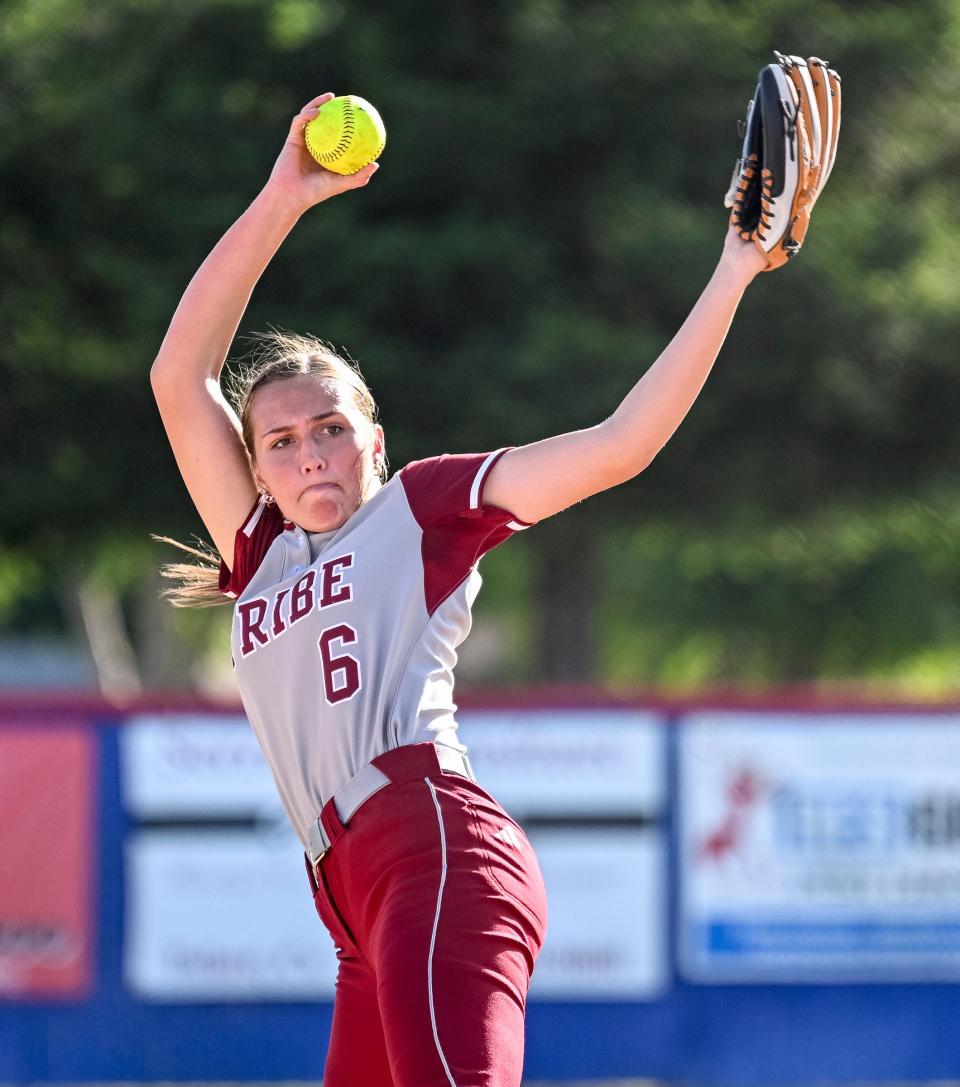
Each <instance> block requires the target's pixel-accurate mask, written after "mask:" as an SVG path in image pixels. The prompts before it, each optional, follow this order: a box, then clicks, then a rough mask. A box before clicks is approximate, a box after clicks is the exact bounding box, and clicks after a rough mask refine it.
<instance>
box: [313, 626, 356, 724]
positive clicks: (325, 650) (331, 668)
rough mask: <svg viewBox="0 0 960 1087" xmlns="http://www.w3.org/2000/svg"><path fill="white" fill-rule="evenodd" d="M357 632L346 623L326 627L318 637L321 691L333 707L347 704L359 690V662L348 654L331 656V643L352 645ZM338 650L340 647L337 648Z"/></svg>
mask: <svg viewBox="0 0 960 1087" xmlns="http://www.w3.org/2000/svg"><path fill="white" fill-rule="evenodd" d="M356 640H357V632H356V631H355V630H354V629H353V627H352V626H350V625H349V624H347V623H339V624H338V625H337V626H335V627H327V629H326V630H325V631H324V632H323V633H322V634H321V635H320V638H319V640H318V642H317V647H318V648H319V650H320V659H321V660H322V661H323V689H324V692H325V694H326V696H327V702H329V703H330V705H331V706H335V705H336V704H337V703H338V702H348V701H349V700H350V699H351V698H353V696H354V695H355V694H356V693H357V691H359V690H360V662H359V661H358V660H357V658H356V657H351V656H350V654H349V653H342V652H341V654H340V656H338V657H335V656H334V655H333V648H332V647H333V643H334V642H340V643H341V646H343V645H353V643H354V642H355V641H356ZM338 648H340V647H338Z"/></svg>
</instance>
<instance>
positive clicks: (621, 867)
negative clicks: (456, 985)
mask: <svg viewBox="0 0 960 1087" xmlns="http://www.w3.org/2000/svg"><path fill="white" fill-rule="evenodd" d="M529 837H530V841H531V843H532V844H533V847H534V849H535V850H536V853H537V857H538V858H539V861H540V868H541V871H542V872H543V880H544V883H545V884H546V886H547V902H548V910H549V923H548V932H547V939H546V943H545V944H544V947H543V950H542V951H541V953H540V957H539V959H538V960H537V966H536V970H535V971H534V975H533V985H532V986H531V989H530V996H531V999H541V1000H544V999H547V1000H549V999H553V1000H654V999H656V998H657V997H658V996H660V995H661V994H662V992H663V990H664V989H665V988H666V987H667V984H668V973H667V971H668V966H667V939H668V938H667V925H666V917H667V902H666V882H667V881H666V864H667V862H666V840H665V835H664V834H663V833H662V832H661V831H659V830H633V829H623V830H619V829H617V830H612V829H610V830H607V829H589V830H587V829H584V830H566V829H564V830H560V829H557V830H536V831H533V832H531V833H530V834H529Z"/></svg>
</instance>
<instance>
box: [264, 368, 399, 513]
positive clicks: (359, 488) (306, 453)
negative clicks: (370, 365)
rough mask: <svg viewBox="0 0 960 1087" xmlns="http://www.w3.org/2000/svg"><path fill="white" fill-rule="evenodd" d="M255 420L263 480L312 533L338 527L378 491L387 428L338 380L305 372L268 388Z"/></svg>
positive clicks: (284, 509) (279, 502)
mask: <svg viewBox="0 0 960 1087" xmlns="http://www.w3.org/2000/svg"><path fill="white" fill-rule="evenodd" d="M250 421H251V424H252V429H253V438H254V454H255V456H254V469H255V471H256V475H257V480H258V482H259V483H260V485H261V486H262V487H263V489H264V490H265V491H266V492H267V493H268V494H271V495H273V497H274V499H276V502H277V505H278V506H279V507H280V512H281V513H282V514H283V515H284V517H286V518H287V519H288V520H290V521H293V522H295V523H296V524H298V525H299V526H300V527H301V528H304V529H306V530H307V531H308V532H327V531H329V530H330V529H335V528H339V527H340V526H341V525H342V524H344V522H345V521H346V520H347V518H348V517H350V515H351V514H352V513H354V512H355V511H356V510H357V508H358V507H359V506H360V505H361V504H362V503H363V502H364V501H365V500H366V499H367V498H369V497H370V495H371V494H373V493H374V491H375V490H376V488H377V486H378V483H379V481H378V470H377V466H378V464H379V463H380V462H381V461H382V459H383V431H382V430H381V429H380V427H379V426H375V425H374V424H373V423H371V422H370V421H369V420H368V419H367V418H366V417H365V416H364V415H363V414H362V412H360V411H359V410H358V409H357V408H356V407H355V405H354V401H353V397H352V396H351V394H350V391H349V390H348V389H343V388H341V387H340V386H339V385H338V384H337V383H336V382H332V381H327V380H325V379H323V378H320V377H315V376H313V375H310V374H304V375H302V376H298V377H292V378H288V379H286V380H283V381H275V382H273V383H272V384H270V385H266V386H264V387H263V388H261V389H258V390H257V391H256V392H255V393H254V394H253V400H252V402H251V404H250Z"/></svg>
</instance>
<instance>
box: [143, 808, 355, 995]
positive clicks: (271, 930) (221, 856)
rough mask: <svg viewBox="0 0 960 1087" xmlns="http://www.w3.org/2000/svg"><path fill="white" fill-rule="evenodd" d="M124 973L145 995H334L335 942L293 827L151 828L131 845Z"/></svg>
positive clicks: (335, 969)
mask: <svg viewBox="0 0 960 1087" xmlns="http://www.w3.org/2000/svg"><path fill="white" fill-rule="evenodd" d="M126 866H127V871H126V888H127V904H126V926H125V947H124V973H125V977H126V981H127V984H128V986H129V987H130V988H131V989H132V990H133V992H134V993H136V995H137V996H139V997H141V998H142V999H144V1000H156V1001H190V1002H201V1001H238V1000H239V1001H242V1000H315V999H317V1000H318V999H324V1000H329V999H331V998H332V996H333V983H334V979H335V977H336V972H337V964H336V956H335V954H334V949H333V941H332V940H331V938H330V937H329V935H328V934H327V932H326V929H325V928H324V927H323V924H322V922H321V921H320V918H319V917H318V916H317V913H316V910H315V908H314V905H313V902H312V900H311V897H310V887H309V883H308V881H307V872H306V868H305V867H304V863H303V852H302V850H301V849H300V845H299V843H298V842H297V840H296V838H295V837H294V836H293V834H292V833H290V834H286V833H283V834H251V833H249V832H224V831H219V832H216V833H214V832H210V831H207V832H195V833H194V832H191V833H184V832H181V831H160V830H157V831H143V832H141V833H139V834H136V835H135V836H133V837H132V838H131V839H130V840H129V841H128V843H127V849H126Z"/></svg>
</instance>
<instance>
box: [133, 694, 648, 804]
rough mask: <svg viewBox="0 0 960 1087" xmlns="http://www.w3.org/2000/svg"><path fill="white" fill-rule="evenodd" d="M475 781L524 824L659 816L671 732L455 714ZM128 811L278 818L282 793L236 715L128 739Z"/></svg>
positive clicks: (167, 724) (154, 727)
mask: <svg viewBox="0 0 960 1087" xmlns="http://www.w3.org/2000/svg"><path fill="white" fill-rule="evenodd" d="M459 721H460V737H461V739H462V740H463V742H464V743H465V744H466V745H467V747H468V748H469V753H470V761H471V763H472V764H473V768H474V770H475V771H476V774H477V779H478V780H479V782H480V784H481V785H483V787H484V788H485V789H487V790H488V791H489V792H491V793H493V795H494V796H496V798H497V799H498V800H499V801H500V802H501V803H502V804H503V805H504V807H506V808H507V810H508V811H509V812H510V813H511V815H513V816H514V817H516V818H521V817H524V816H527V815H531V814H533V815H570V816H583V815H624V816H630V815H647V816H651V815H656V814H657V813H658V812H659V811H660V810H661V809H662V808H663V806H664V803H665V800H664V789H665V777H666V775H665V762H664V759H665V756H664V727H665V726H664V724H663V720H662V718H661V716H660V715H659V714H655V713H647V712H644V711H641V710H551V711H549V712H546V711H541V710H536V711H533V710H485V711H469V712H464V713H462V714H460V715H459ZM121 758H122V768H123V795H124V803H125V806H126V808H127V810H128V811H129V812H130V814H131V815H134V816H135V817H138V818H141V819H157V818H164V817H167V816H174V817H177V818H183V817H184V816H190V815H194V816H197V817H205V816H233V817H248V818H249V817H256V816H263V817H264V818H268V819H271V818H279V817H281V816H282V810H281V808H280V802H279V800H278V799H277V795H276V787H275V785H274V783H273V777H272V776H271V774H270V770H269V768H268V766H267V763H266V760H265V759H264V757H263V754H262V752H261V751H260V747H259V744H258V743H257V740H256V737H255V736H254V734H253V731H252V730H251V728H250V726H249V725H248V724H247V722H246V720H245V718H243V717H242V716H239V715H226V714H224V715H222V716H216V715H212V714H203V715H201V714H196V715H182V714H177V715H165V716H164V715H157V716H147V715H143V716H138V717H134V718H131V719H130V722H129V724H127V726H126V727H125V728H124V729H123V731H122V733H121Z"/></svg>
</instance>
